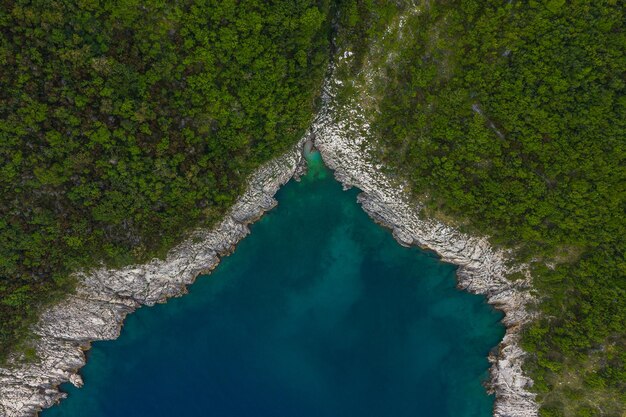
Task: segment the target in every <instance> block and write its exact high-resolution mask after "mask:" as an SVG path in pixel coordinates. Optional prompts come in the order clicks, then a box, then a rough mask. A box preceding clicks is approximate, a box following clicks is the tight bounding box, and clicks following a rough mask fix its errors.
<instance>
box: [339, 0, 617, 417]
mask: <svg viewBox="0 0 626 417" xmlns="http://www.w3.org/2000/svg"><path fill="white" fill-rule="evenodd" d="M352 3H353V6H351V9H352V10H353V11H354V13H353V14H352V16H353V18H352V19H350V18H349V16H346V17H345V20H346V22H348V21H350V20H351V23H352V24H351V25H348V24H346V25H344V26H343V35H342V36H340V37H339V42H340V46H341V47H343V48H354V49H355V50H356V52H357V54H356V57H357V58H356V59H355V60H354V61H353V62H352V63H351V65H350V66H346V65H343V66H340V68H339V70H340V72H341V74H342V77H344V78H345V79H346V80H350V79H355V78H356V79H358V78H359V77H360V78H362V79H363V80H366V81H365V82H366V83H367V86H365V87H363V85H364V83H361V84H358V83H356V87H350V88H344V91H340V96H342V97H343V98H342V99H343V100H344V101H349V100H350V99H352V100H356V102H358V103H359V104H358V105H359V106H360V109H361V110H362V111H365V112H366V113H367V117H368V119H369V120H370V121H371V129H370V136H371V138H370V141H371V143H372V144H373V145H375V147H376V149H377V151H376V152H375V153H374V157H375V158H376V159H377V160H378V161H383V162H384V166H385V167H386V168H387V169H388V170H389V172H390V173H391V174H393V175H396V176H397V177H398V178H401V179H404V180H407V181H408V182H409V183H410V185H411V187H412V190H413V192H414V196H415V198H416V199H417V200H419V201H420V202H422V203H424V204H425V209H424V212H425V214H427V215H428V216H431V217H435V218H440V219H443V220H445V221H447V222H450V221H452V222H454V223H455V224H456V225H457V226H458V227H460V228H461V229H462V230H465V231H469V232H477V233H480V234H486V235H489V236H490V237H491V242H492V243H493V244H495V245H497V246H500V247H504V248H511V249H513V250H514V253H515V258H516V260H517V261H519V262H527V263H529V264H530V266H531V271H532V276H533V285H534V289H535V292H536V295H537V298H538V300H539V303H538V305H537V306H536V308H537V310H538V311H539V312H540V319H539V320H538V321H535V322H534V323H533V324H532V325H531V326H530V327H529V328H528V329H526V330H525V335H524V340H523V346H524V348H525V349H526V350H527V351H528V352H529V353H530V359H529V361H528V364H527V368H528V369H527V371H528V372H529V373H530V375H531V376H532V377H533V379H534V381H535V385H534V387H533V389H534V390H535V391H536V392H538V393H539V397H538V398H539V401H540V403H541V405H542V409H541V415H542V416H544V417H558V416H567V417H569V416H580V417H585V416H614V417H623V416H624V415H626V414H625V413H626V259H625V257H626V239H625V235H626V221H625V218H626V216H625V209H626V164H625V163H626V32H625V30H624V29H625V22H626V9H625V8H624V5H623V3H621V4H620V2H618V1H615V0H613V1H610V0H609V1H597V0H568V1H565V0H549V1H511V2H502V1H492V0H480V1H479V0H450V1H435V2H418V3H417V6H416V5H410V4H408V2H407V3H406V4H401V5H396V4H391V5H390V4H389V2H384V1H380V2H378V1H353V2H352ZM400 22H401V23H400ZM390 28H391V29H392V30H390ZM394 30H395V32H394ZM340 33H342V32H341V30H340ZM364 39H367V40H366V41H364ZM341 42H343V44H341ZM368 48H369V49H368ZM372 80H377V81H372ZM344 84H350V83H349V82H345V83H344ZM359 86H360V87H359ZM359 88H361V89H363V90H366V91H359ZM372 102H373V103H372ZM512 278H515V277H512Z"/></svg>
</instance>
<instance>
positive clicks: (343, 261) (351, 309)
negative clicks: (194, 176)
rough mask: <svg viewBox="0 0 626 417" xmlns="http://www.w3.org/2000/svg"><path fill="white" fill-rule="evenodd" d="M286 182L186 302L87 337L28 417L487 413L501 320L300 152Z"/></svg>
mask: <svg viewBox="0 0 626 417" xmlns="http://www.w3.org/2000/svg"><path fill="white" fill-rule="evenodd" d="M308 159H309V162H310V169H309V172H308V174H307V175H306V176H305V177H303V178H302V181H300V182H295V181H292V182H290V183H289V184H287V185H286V186H285V187H283V189H281V190H280V191H279V193H278V195H277V199H278V201H279V206H278V207H277V208H275V209H274V210H272V211H270V212H269V213H267V214H266V215H265V216H264V217H263V218H262V219H261V220H259V221H258V222H257V223H255V224H254V225H252V226H251V229H252V233H251V235H250V236H248V237H247V238H245V239H244V240H243V241H242V242H241V243H240V244H239V246H238V247H237V249H236V251H235V252H234V254H233V255H231V256H229V257H226V258H224V259H223V260H222V262H221V263H220V265H219V266H218V267H217V269H216V270H215V271H214V272H213V273H212V274H211V275H208V276H202V277H199V278H198V280H197V281H196V283H195V284H194V285H192V286H191V287H190V293H189V294H188V295H186V296H184V297H182V298H177V299H172V300H170V301H168V303H167V304H164V305H158V306H155V307H153V308H142V309H140V310H139V311H137V312H136V313H134V314H132V315H130V316H129V317H128V319H127V321H126V324H125V326H124V328H123V330H122V335H121V337H120V338H119V339H117V340H115V341H107V342H97V343H94V345H93V349H92V350H91V351H90V352H89V354H88V356H89V360H88V363H87V365H86V366H85V367H84V368H83V370H82V374H83V376H84V380H85V387H83V388H81V389H76V388H74V387H72V386H70V385H69V384H66V385H64V386H63V388H64V389H65V390H66V391H67V392H69V398H68V399H66V400H64V401H63V402H62V403H61V404H60V405H57V406H55V407H53V408H51V409H49V410H47V411H45V412H43V413H42V415H43V416H44V417H61V416H63V417H70V416H71V417H79V416H80V417H105V416H106V417H128V416H146V417H148V416H150V417H161V416H163V417H165V416H167V417H170V416H218V417H270V416H271V417H295V416H298V417H344V416H346V417H351V416H355V417H356V416H359V417H384V416H394V417H404V416H407V417H408V416H412V417H416V416H420V417H431V416H432V417H488V416H490V415H491V413H492V407H493V397H490V396H488V395H487V394H486V392H485V389H484V388H483V387H482V382H484V381H485V379H486V378H487V376H488V373H487V370H488V362H487V359H486V358H487V354H488V352H489V350H490V349H491V348H493V347H494V346H495V345H496V344H497V343H498V342H499V340H500V339H501V338H502V336H503V335H504V327H503V326H502V325H501V324H500V323H499V320H500V319H501V318H502V314H501V313H499V312H497V311H496V310H494V309H493V308H492V307H490V306H489V305H487V304H486V303H485V299H484V297H482V296H476V295H471V294H467V293H465V292H462V291H458V290H457V289H456V288H455V284H456V279H455V271H456V268H455V267H454V266H453V265H449V264H445V263H442V262H440V261H439V260H438V259H437V257H436V256H434V255H433V254H431V253H428V252H425V251H422V250H420V249H417V248H404V247H401V246H400V245H398V244H397V243H396V242H395V241H394V239H393V238H392V236H391V233H390V232H389V231H388V230H385V229H383V228H382V227H380V226H378V225H376V224H375V223H374V222H373V221H372V220H371V219H369V218H368V216H367V215H366V214H365V213H364V212H363V211H362V209H361V208H360V207H359V205H358V204H357V203H356V195H357V194H358V191H357V190H350V191H348V192H344V191H342V189H341V185H340V184H339V183H338V182H337V181H335V180H334V178H333V177H332V173H330V172H329V171H328V170H327V169H326V168H325V167H324V166H323V164H322V163H321V161H320V158H319V154H317V153H313V154H311V155H309V157H308Z"/></svg>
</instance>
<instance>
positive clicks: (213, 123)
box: [0, 0, 330, 358]
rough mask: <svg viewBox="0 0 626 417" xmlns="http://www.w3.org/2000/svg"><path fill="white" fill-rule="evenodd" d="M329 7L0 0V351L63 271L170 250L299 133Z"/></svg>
mask: <svg viewBox="0 0 626 417" xmlns="http://www.w3.org/2000/svg"><path fill="white" fill-rule="evenodd" d="M329 12H330V11H329V5H328V4H327V2H324V1H320V2H317V1H309V0H285V1H273V2H264V1H260V0H259V1H257V0H249V1H235V0H232V1H222V0H220V1H216V0H197V1H196V0H193V1H192V0H189V1H181V2H164V1H149V2H143V1H138V0H121V1H98V0H81V1H54V0H38V1H2V7H0V299H1V301H0V358H4V357H6V355H7V354H8V353H9V352H10V351H12V350H13V349H15V348H16V347H20V346H18V345H24V343H22V342H24V341H25V340H27V339H25V335H26V334H27V328H28V325H29V324H30V323H31V322H32V321H33V320H35V319H36V317H37V313H38V311H40V309H41V307H42V305H45V304H46V303H49V302H53V301H54V300H56V299H59V298H60V297H62V296H63V295H64V294H66V293H67V292H68V291H70V290H71V288H72V285H73V283H72V280H71V279H70V272H71V271H74V270H77V269H79V268H87V267H90V266H93V265H97V264H100V263H102V262H104V263H105V264H107V265H111V266H120V265H124V264H129V263H132V262H140V261H142V260H147V259H150V258H151V257H154V256H159V255H163V254H164V253H165V252H166V250H167V249H169V248H170V247H171V246H172V245H173V244H175V243H176V242H178V241H179V240H180V239H181V238H182V237H184V236H185V234H186V233H187V232H188V231H189V230H190V229H191V228H194V227H198V226H202V225H210V224H211V223H212V222H214V221H216V220H218V219H219V218H220V217H221V216H222V215H223V214H224V212H225V210H226V209H227V208H228V207H229V206H230V205H231V204H232V203H233V201H234V199H235V198H236V197H237V195H238V194H239V193H240V191H241V189H242V186H243V184H244V183H245V180H246V178H247V176H248V175H249V174H250V173H251V171H252V170H253V169H255V168H256V167H258V166H259V165H260V164H261V163H263V162H264V161H266V160H268V159H270V158H271V157H273V156H276V155H278V154H280V153H282V152H284V151H286V150H287V149H288V148H289V147H290V146H292V145H293V144H294V143H295V142H296V141H297V140H298V139H300V137H301V136H302V134H303V132H304V131H305V129H306V128H307V127H308V126H309V124H310V122H311V119H312V116H313V114H314V108H315V99H316V96H317V95H318V93H319V90H320V87H321V82H322V79H323V76H324V73H325V71H326V67H327V60H328V33H329V23H328V22H329V19H328V13H329ZM21 348H22V349H24V348H27V346H21ZM26 350H27V349H26Z"/></svg>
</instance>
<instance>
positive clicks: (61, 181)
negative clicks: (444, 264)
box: [0, 0, 626, 417]
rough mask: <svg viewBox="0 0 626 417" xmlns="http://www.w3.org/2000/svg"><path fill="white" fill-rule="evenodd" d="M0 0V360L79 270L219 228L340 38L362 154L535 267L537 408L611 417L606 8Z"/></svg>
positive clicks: (621, 139) (613, 123)
mask: <svg viewBox="0 0 626 417" xmlns="http://www.w3.org/2000/svg"><path fill="white" fill-rule="evenodd" d="M1 4H2V7H0V358H2V357H4V356H6V354H7V353H8V352H9V351H10V350H12V349H15V348H18V347H21V348H24V346H25V344H24V343H23V341H24V340H25V338H24V335H25V334H26V332H25V329H27V326H28V324H29V323H30V322H32V320H34V319H35V318H36V316H37V312H38V311H39V309H40V308H41V306H42V305H45V304H46V303H48V302H51V301H54V300H55V299H57V298H58V297H61V296H62V295H63V294H66V293H67V292H68V291H70V290H71V288H72V282H71V280H70V278H69V277H70V276H71V272H72V271H75V270H77V269H80V268H88V267H90V266H93V265H96V264H98V263H100V262H105V263H107V264H109V265H123V264H127V263H130V262H138V261H142V260H146V259H148V258H150V257H152V256H162V255H163V254H164V253H165V251H166V250H167V249H168V248H170V247H171V246H172V245H173V244H174V243H175V242H177V241H179V240H180V239H181V238H182V237H183V236H185V234H186V233H187V232H188V231H189V230H190V229H191V228H193V227H196V226H201V225H209V224H211V223H212V222H214V221H216V220H217V219H219V218H220V216H221V215H223V213H224V212H225V210H226V209H227V208H228V207H229V205H230V204H232V202H233V201H234V199H235V198H236V196H237V195H238V194H239V192H240V191H241V188H242V186H243V184H244V183H245V179H246V178H247V176H248V175H249V174H250V172H251V171H252V170H253V169H254V168H256V167H258V166H259V164H261V163H262V162H264V161H266V160H268V159H269V158H271V157H272V156H275V155H277V154H279V153H281V152H283V151H285V150H286V149H287V148H288V147H289V146H290V145H292V144H293V143H294V142H295V141H296V140H297V139H298V138H299V137H300V135H301V134H302V133H303V131H304V129H305V128H306V127H307V125H308V123H310V121H311V117H312V115H313V113H314V108H315V98H316V96H317V95H318V94H319V88H320V86H321V80H322V77H323V74H324V71H325V68H326V61H327V58H328V55H329V50H330V49H332V48H330V47H329V43H328V38H329V34H330V32H331V29H335V30H336V31H337V38H336V45H335V46H336V49H338V50H339V51H340V52H341V51H344V50H345V49H350V50H351V51H352V52H354V55H353V57H352V58H351V59H350V60H344V61H341V62H342V64H338V67H337V74H338V76H339V77H341V78H343V79H344V81H346V82H344V84H343V85H344V88H343V89H342V91H340V92H339V97H338V99H339V100H340V101H342V100H344V99H346V100H350V99H353V100H355V101H356V102H357V103H359V106H360V107H361V110H362V111H363V112H365V113H366V116H367V117H368V118H369V121H370V134H371V138H370V140H371V143H372V144H373V145H375V146H374V147H375V149H376V150H377V152H376V154H375V155H374V156H375V157H376V158H378V159H379V160H380V161H381V162H383V165H384V166H385V167H386V169H388V170H389V172H390V173H392V174H394V175H396V176H397V177H398V178H400V179H402V180H406V181H408V182H409V183H410V184H411V186H412V189H413V191H414V194H415V196H416V198H418V199H420V200H421V201H422V202H423V203H425V204H426V208H425V212H426V213H427V214H428V215H431V216H435V217H445V219H446V221H454V222H455V223H456V224H457V225H458V226H459V227H463V228H466V229H467V230H469V231H471V232H479V233H483V234H489V235H490V236H491V237H492V242H493V243H494V244H496V245H501V246H503V247H508V248H513V249H514V250H515V254H516V257H517V260H518V261H522V262H528V263H530V265H531V268H532V274H533V279H534V281H533V282H534V287H535V289H536V291H537V295H538V300H539V301H540V302H539V305H538V306H537V308H538V311H539V312H540V313H541V314H540V319H539V320H537V321H535V322H534V323H533V324H532V325H531V326H529V328H528V329H526V334H525V338H524V347H525V348H526V349H527V350H528V351H529V352H530V354H531V355H530V356H531V358H530V360H529V361H528V362H529V364H528V368H529V369H528V370H529V372H531V375H532V376H533V378H534V380H535V389H536V390H537V391H538V392H539V393H540V394H541V395H540V397H539V399H540V401H541V402H542V406H543V408H542V415H544V416H553V417H554V416H567V417H570V416H594V415H602V416H619V417H623V413H624V412H626V348H625V346H626V332H625V331H624V329H625V328H626V259H625V254H626V240H625V239H624V236H625V234H626V224H625V220H624V219H625V218H626V217H625V216H624V214H625V213H624V211H625V209H626V198H625V197H626V190H625V189H624V185H625V184H626V167H625V162H626V161H625V158H626V149H625V147H626V140H625V138H626V66H625V65H624V64H625V62H626V33H625V31H624V22H625V19H626V15H625V13H626V11H625V9H624V6H623V5H622V4H621V3H620V2H619V1H617V0H567V1H566V0H545V1H539V0H528V1H522V0H512V1H501V0H438V1H423V2H422V1H401V0H399V1H395V2H394V1H383V0H337V1H334V2H330V1H327V0H319V1H312V0H274V1H271V2H264V1H260V0H220V1H218V0H182V1H177V2H163V1H161V2H159V1H151V2H139V1H136V0H117V1H109V2H106V1H98V0H77V1H55V0H34V1H26V0H4V1H2V2H1ZM337 62H339V60H337ZM345 63H348V64H349V65H347V66H346V65H344V64H345ZM20 345H21V346H20Z"/></svg>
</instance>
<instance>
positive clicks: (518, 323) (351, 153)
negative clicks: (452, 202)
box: [311, 79, 539, 417]
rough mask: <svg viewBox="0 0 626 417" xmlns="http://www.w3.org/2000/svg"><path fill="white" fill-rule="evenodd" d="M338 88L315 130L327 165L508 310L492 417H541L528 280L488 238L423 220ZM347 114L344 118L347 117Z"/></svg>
mask: <svg viewBox="0 0 626 417" xmlns="http://www.w3.org/2000/svg"><path fill="white" fill-rule="evenodd" d="M338 86H341V83H340V82H338V83H337V85H333V80H332V79H330V80H329V81H328V82H327V84H326V86H325V88H324V94H323V97H322V99H323V107H322V110H321V112H320V114H319V116H318V118H317V119H316V121H315V123H314V125H313V127H312V128H311V135H312V137H313V138H314V145H315V147H316V148H317V149H318V150H319V151H320V153H321V155H322V158H323V160H324V163H325V164H326V165H327V166H328V167H329V168H330V169H332V170H333V171H334V173H335V177H336V178H337V180H338V181H340V182H341V183H342V184H343V185H344V188H350V187H357V188H358V189H360V190H361V191H362V192H361V194H359V196H358V201H359V203H360V204H361V206H362V207H363V209H364V210H365V211H366V212H367V213H368V214H369V215H370V217H372V219H373V220H374V221H376V222H377V223H379V224H381V225H383V226H385V227H387V228H389V229H391V230H392V232H393V236H394V237H395V239H396V240H397V241H398V242H399V243H400V244H401V245H404V246H410V245H417V246H420V247H422V248H426V249H430V250H433V251H435V252H436V253H437V254H438V255H439V256H440V257H441V258H442V260H443V261H445V262H450V263H452V264H455V265H458V266H459V269H458V272H457V277H458V287H459V288H460V289H463V290H466V291H469V292H471V293H475V294H483V295H485V296H486V297H487V301H488V303H489V304H491V305H493V306H494V307H495V308H497V309H499V310H501V311H503V312H504V313H505V317H504V319H503V323H504V325H505V326H506V334H505V336H504V338H503V340H502V342H500V344H499V345H498V349H497V352H496V353H492V354H491V355H490V356H489V361H490V363H491V368H490V376H491V377H490V381H489V382H488V384H487V385H488V389H489V391H490V392H491V393H494V394H495V397H496V400H495V404H494V416H495V417H536V416H537V415H538V410H539V406H538V404H537V403H536V401H535V394H533V393H531V392H530V391H529V390H528V388H529V387H530V386H531V385H532V380H531V379H530V378H529V377H527V376H525V375H524V373H523V371H522V364H523V361H524V356H525V352H524V351H523V350H522V349H521V347H520V346H519V340H520V330H521V327H522V326H523V325H524V324H525V323H527V322H528V321H529V320H531V318H532V315H531V314H530V313H529V311H528V310H527V306H528V304H529V302H531V301H532V299H533V297H532V295H531V293H530V288H531V279H530V275H529V274H526V278H525V279H521V280H516V281H514V282H513V281H510V280H508V279H507V278H506V277H507V275H509V274H510V273H512V272H515V271H519V270H520V267H519V266H518V267H517V269H513V268H514V267H513V268H512V267H509V266H507V265H506V259H507V254H506V253H505V252H504V251H498V250H495V249H493V248H492V247H491V246H490V244H489V242H488V241H487V239H486V238H477V237H473V236H468V235H465V234H463V233H460V232H459V231H457V230H455V229H454V228H452V227H449V226H447V225H444V224H442V223H440V222H437V221H434V220H424V219H422V216H420V213H419V212H420V207H419V205H417V204H416V203H414V202H411V201H410V200H409V197H408V196H409V192H408V191H407V190H405V189H404V188H405V187H404V186H403V185H401V184H400V185H398V184H396V183H395V182H394V181H392V180H391V178H389V177H388V176H387V175H385V174H384V173H383V171H382V170H381V168H382V167H381V166H377V165H376V164H375V163H373V162H371V161H370V160H369V158H368V155H369V154H370V153H369V149H368V147H367V142H366V141H364V140H363V134H362V133H363V132H366V131H367V129H368V127H369V125H368V124H367V120H365V119H364V117H363V116H362V115H361V114H360V113H361V112H360V111H359V108H358V103H356V104H355V103H353V104H352V106H348V108H347V109H345V108H344V109H342V110H343V113H342V114H343V116H339V115H338V111H337V109H336V108H335V103H334V98H333V95H334V94H333V92H334V91H336V87H338ZM346 115H347V117H346Z"/></svg>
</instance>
